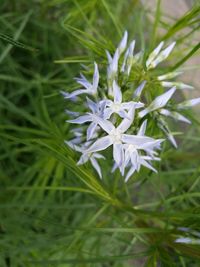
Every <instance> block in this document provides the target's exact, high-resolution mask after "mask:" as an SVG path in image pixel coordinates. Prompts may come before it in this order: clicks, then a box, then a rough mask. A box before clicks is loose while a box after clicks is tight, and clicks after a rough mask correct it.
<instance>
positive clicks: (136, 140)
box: [122, 134, 154, 146]
mask: <svg viewBox="0 0 200 267" xmlns="http://www.w3.org/2000/svg"><path fill="white" fill-rule="evenodd" d="M122 141H123V142H124V143H127V144H132V145H136V146H141V145H144V144H146V143H149V142H152V141H154V139H153V138H151V137H147V136H138V135H130V134H123V135H122Z"/></svg>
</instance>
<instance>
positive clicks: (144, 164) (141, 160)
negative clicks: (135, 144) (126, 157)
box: [140, 158, 157, 173]
mask: <svg viewBox="0 0 200 267" xmlns="http://www.w3.org/2000/svg"><path fill="white" fill-rule="evenodd" d="M140 163H141V165H143V166H145V167H146V168H148V169H150V170H152V171H153V172H155V173H157V170H156V169H155V168H154V167H152V166H151V164H149V163H148V162H147V161H146V160H144V159H142V158H141V159H140Z"/></svg>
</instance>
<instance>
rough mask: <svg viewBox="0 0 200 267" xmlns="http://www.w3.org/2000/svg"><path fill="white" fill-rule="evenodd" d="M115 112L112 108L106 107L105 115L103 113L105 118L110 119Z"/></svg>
mask: <svg viewBox="0 0 200 267" xmlns="http://www.w3.org/2000/svg"><path fill="white" fill-rule="evenodd" d="M112 114H113V110H112V109H111V108H106V109H105V110H104V115H103V118H104V119H106V120H107V119H110V116H111V115H112Z"/></svg>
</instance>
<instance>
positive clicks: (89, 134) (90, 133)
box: [87, 122, 97, 141]
mask: <svg viewBox="0 0 200 267" xmlns="http://www.w3.org/2000/svg"><path fill="white" fill-rule="evenodd" d="M96 127H97V123H95V122H92V123H91V124H90V125H89V127H88V128H87V141H88V140H90V139H91V138H92V137H93V135H94V132H95V130H96Z"/></svg>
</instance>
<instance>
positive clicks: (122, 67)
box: [120, 48, 129, 72]
mask: <svg viewBox="0 0 200 267" xmlns="http://www.w3.org/2000/svg"><path fill="white" fill-rule="evenodd" d="M128 53H129V48H128V49H127V50H126V53H125V55H124V60H123V64H122V66H121V70H120V71H121V72H124V71H125V66H126V61H127V57H128Z"/></svg>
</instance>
